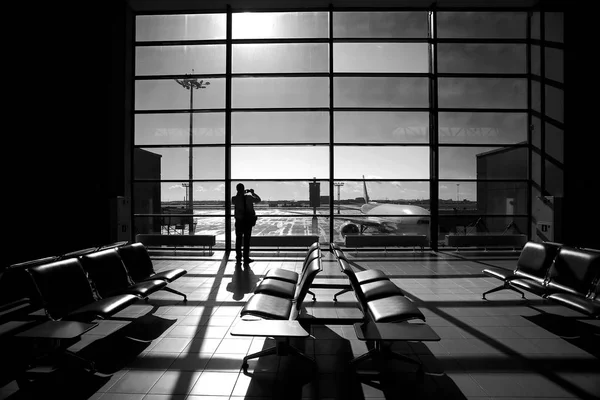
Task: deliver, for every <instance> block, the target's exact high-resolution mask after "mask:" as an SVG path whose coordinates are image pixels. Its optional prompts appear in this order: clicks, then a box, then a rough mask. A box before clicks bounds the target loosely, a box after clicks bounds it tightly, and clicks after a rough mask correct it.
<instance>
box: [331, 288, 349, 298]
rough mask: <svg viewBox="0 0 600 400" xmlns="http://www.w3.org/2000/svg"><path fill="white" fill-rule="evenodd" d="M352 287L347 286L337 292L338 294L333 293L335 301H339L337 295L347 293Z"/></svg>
mask: <svg viewBox="0 0 600 400" xmlns="http://www.w3.org/2000/svg"><path fill="white" fill-rule="evenodd" d="M351 290H352V288H346V289H342V290H340V291H339V292H337V293H336V294H334V295H333V301H337V297H338V296H339V295H341V294H344V293H347V292H349V291H351Z"/></svg>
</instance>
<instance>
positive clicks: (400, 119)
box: [333, 111, 429, 143]
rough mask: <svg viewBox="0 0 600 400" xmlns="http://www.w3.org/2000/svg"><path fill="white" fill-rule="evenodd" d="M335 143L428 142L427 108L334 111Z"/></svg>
mask: <svg viewBox="0 0 600 400" xmlns="http://www.w3.org/2000/svg"><path fill="white" fill-rule="evenodd" d="M333 118H334V124H333V126H334V131H335V141H336V143H357V142H366V141H368V143H429V113H427V112H391V111H369V112H346V111H336V112H335V113H334V114H333Z"/></svg>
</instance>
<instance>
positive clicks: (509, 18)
mask: <svg viewBox="0 0 600 400" xmlns="http://www.w3.org/2000/svg"><path fill="white" fill-rule="evenodd" d="M526 18H527V14H526V13H525V12H464V11H460V12H454V11H453V12H438V13H437V28H438V32H437V34H438V37H439V38H511V39H525V37H526V27H527V22H526V21H527V20H526Z"/></svg>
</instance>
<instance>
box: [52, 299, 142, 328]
mask: <svg viewBox="0 0 600 400" xmlns="http://www.w3.org/2000/svg"><path fill="white" fill-rule="evenodd" d="M137 300H138V297H136V296H134V295H132V294H124V295H119V296H112V297H106V298H104V299H101V300H97V301H95V302H93V303H90V304H87V305H85V306H83V307H80V308H78V309H76V310H74V311H72V312H70V313H69V314H68V315H66V316H65V317H63V318H62V319H63V320H66V321H79V322H90V321H92V320H94V319H96V318H103V319H106V318H109V317H111V316H112V315H114V314H116V313H118V312H119V311H121V310H123V309H125V308H126V307H128V306H130V305H131V304H133V303H135V302H136V301H137Z"/></svg>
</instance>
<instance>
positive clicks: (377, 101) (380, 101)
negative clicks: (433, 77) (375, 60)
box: [333, 77, 429, 107]
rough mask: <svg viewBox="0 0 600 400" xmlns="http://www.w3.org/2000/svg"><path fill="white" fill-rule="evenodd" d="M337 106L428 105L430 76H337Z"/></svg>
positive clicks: (335, 101)
mask: <svg viewBox="0 0 600 400" xmlns="http://www.w3.org/2000/svg"><path fill="white" fill-rule="evenodd" d="M333 79H334V82H333V89H334V94H333V99H334V104H335V107H428V106H429V82H428V79H427V78H350V77H339V78H333Z"/></svg>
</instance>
